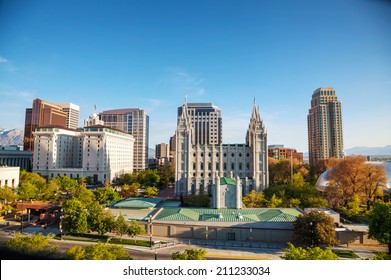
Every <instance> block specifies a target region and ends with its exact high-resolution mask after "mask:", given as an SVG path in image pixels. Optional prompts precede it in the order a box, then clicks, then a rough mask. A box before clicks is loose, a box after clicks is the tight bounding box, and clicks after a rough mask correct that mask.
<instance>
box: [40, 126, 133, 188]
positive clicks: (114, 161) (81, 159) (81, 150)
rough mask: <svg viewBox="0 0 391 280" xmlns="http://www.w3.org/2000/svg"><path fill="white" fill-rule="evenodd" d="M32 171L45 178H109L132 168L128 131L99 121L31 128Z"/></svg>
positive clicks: (131, 145) (96, 180) (131, 148)
mask: <svg viewBox="0 0 391 280" xmlns="http://www.w3.org/2000/svg"><path fill="white" fill-rule="evenodd" d="M34 138H35V142H34V149H35V152H34V157H33V172H34V173H39V174H41V175H43V176H46V177H47V178H49V179H50V178H54V177H56V176H67V177H69V178H73V179H77V178H81V177H83V176H84V177H92V179H93V181H94V182H102V183H103V182H104V181H105V180H106V179H108V180H110V181H112V180H113V179H115V178H116V177H118V176H119V175H120V174H123V173H132V172H133V145H134V138H133V136H132V135H130V134H128V133H126V132H123V131H119V130H116V129H112V128H108V127H104V126H101V125H97V126H90V127H85V128H84V129H83V130H69V129H64V128H53V127H42V128H38V129H37V130H36V131H35V132H34Z"/></svg>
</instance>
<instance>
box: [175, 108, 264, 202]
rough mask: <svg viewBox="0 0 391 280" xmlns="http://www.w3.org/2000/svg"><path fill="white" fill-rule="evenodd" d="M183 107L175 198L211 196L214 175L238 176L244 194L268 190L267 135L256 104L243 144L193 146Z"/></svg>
mask: <svg viewBox="0 0 391 280" xmlns="http://www.w3.org/2000/svg"><path fill="white" fill-rule="evenodd" d="M186 107H187V104H186V103H185V104H184V105H183V109H182V110H181V115H180V116H179V119H178V126H177V130H176V160H175V163H176V166H175V193H176V195H178V196H188V195H191V194H199V193H208V194H211V193H212V186H213V185H215V184H216V175H218V176H219V177H231V178H236V177H239V179H240V180H241V185H242V189H243V192H244V194H247V193H248V192H249V191H250V190H252V189H255V190H256V191H261V190H264V189H265V188H267V187H268V184H269V182H268V181H269V179H268V178H269V174H268V165H267V162H268V159H267V156H268V155H267V133H266V130H265V127H264V125H263V122H262V120H261V118H260V114H259V112H258V109H257V108H256V106H255V102H254V108H253V113H252V116H251V119H250V125H249V128H248V131H247V136H246V144H226V145H223V144H220V145H195V144H194V143H193V142H192V139H195V138H194V137H193V134H194V127H193V126H192V125H191V118H190V116H189V114H188V110H187V108H186Z"/></svg>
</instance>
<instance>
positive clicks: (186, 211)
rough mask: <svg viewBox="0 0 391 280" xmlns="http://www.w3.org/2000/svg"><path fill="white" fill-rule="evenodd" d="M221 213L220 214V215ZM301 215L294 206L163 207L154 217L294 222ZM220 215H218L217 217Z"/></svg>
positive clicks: (166, 219)
mask: <svg viewBox="0 0 391 280" xmlns="http://www.w3.org/2000/svg"><path fill="white" fill-rule="evenodd" d="M220 214H221V216H220ZM299 215H301V212H300V211H298V210H297V209H295V208H290V209H287V208H281V209H268V208H262V209H259V208H245V209H208V208H175V209H166V208H164V209H163V210H162V211H161V212H160V213H159V214H158V215H157V217H156V218H155V220H162V221H210V222H294V221H295V220H296V218H297V217H298V216H299ZM219 216H220V217H219Z"/></svg>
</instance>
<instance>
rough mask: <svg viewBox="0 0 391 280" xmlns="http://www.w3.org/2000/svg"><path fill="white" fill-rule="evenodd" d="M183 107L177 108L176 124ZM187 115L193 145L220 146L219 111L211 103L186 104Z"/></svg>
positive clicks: (220, 120) (221, 134)
mask: <svg viewBox="0 0 391 280" xmlns="http://www.w3.org/2000/svg"><path fill="white" fill-rule="evenodd" d="M183 108H184V107H183V106H181V107H178V123H179V121H180V118H181V116H182V110H183ZM187 114H188V115H189V118H190V122H191V126H192V127H193V131H194V133H193V138H192V139H191V142H192V144H193V145H220V144H222V143H223V124H222V123H223V121H222V118H221V110H220V109H219V108H218V107H217V106H215V105H213V104H212V103H187Z"/></svg>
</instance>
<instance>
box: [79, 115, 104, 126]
mask: <svg viewBox="0 0 391 280" xmlns="http://www.w3.org/2000/svg"><path fill="white" fill-rule="evenodd" d="M104 124H105V122H104V121H101V120H100V119H99V117H98V115H97V114H95V113H93V114H92V115H91V116H89V117H88V119H85V120H84V127H88V126H94V125H104Z"/></svg>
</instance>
